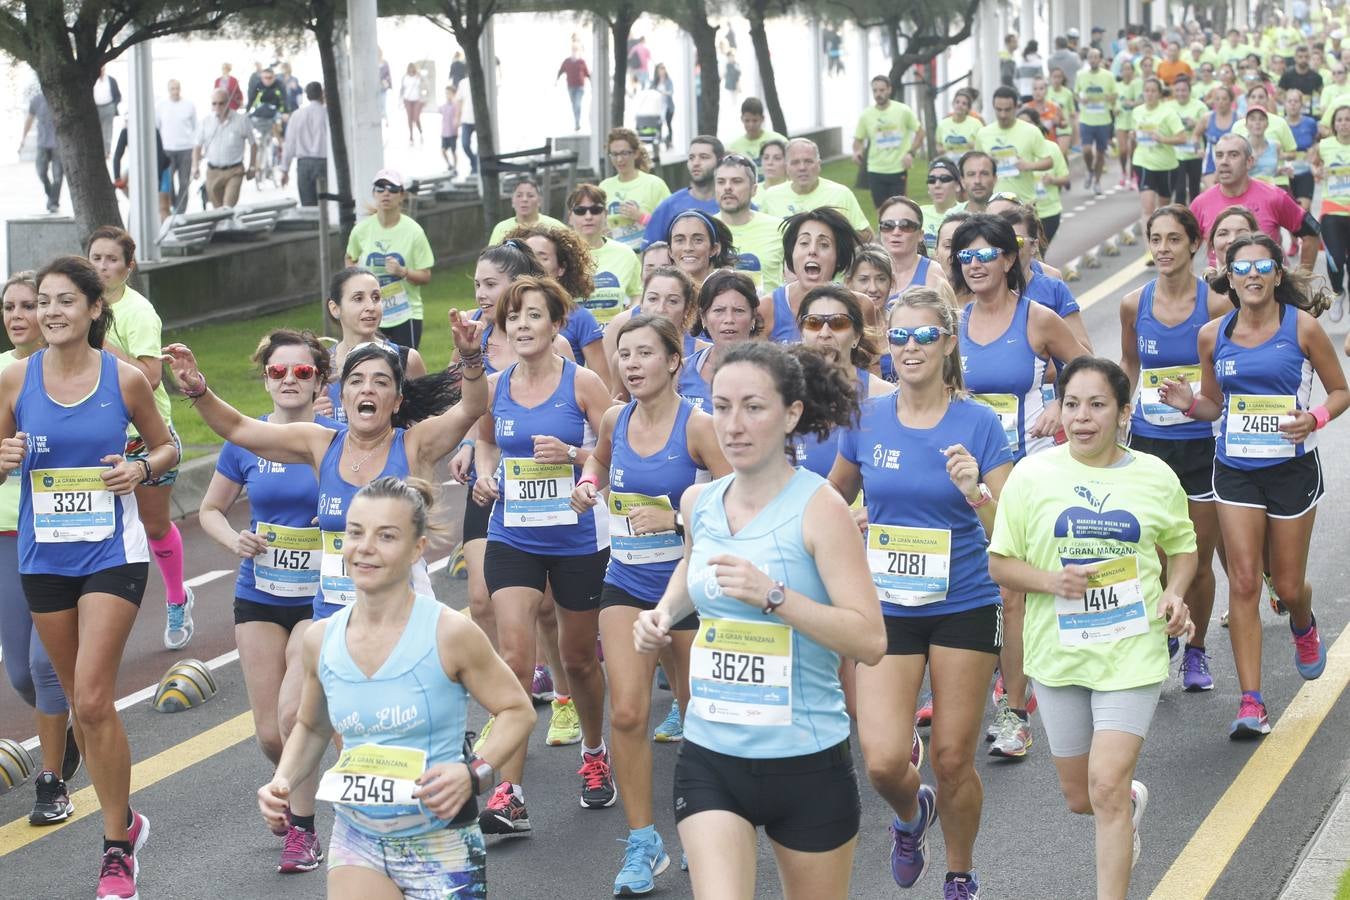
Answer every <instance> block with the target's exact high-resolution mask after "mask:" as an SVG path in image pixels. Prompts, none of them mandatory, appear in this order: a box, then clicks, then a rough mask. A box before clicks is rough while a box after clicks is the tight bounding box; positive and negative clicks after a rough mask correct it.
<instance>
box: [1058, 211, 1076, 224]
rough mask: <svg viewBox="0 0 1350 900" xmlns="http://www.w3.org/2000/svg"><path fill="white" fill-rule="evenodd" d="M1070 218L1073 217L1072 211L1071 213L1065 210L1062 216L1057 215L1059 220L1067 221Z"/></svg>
mask: <svg viewBox="0 0 1350 900" xmlns="http://www.w3.org/2000/svg"><path fill="white" fill-rule="evenodd" d="M1072 218H1073V213H1071V212H1066V213H1064V214H1063V215H1062V216H1060V217H1059V220H1060V221H1061V222H1067V221H1069V220H1070V219H1072Z"/></svg>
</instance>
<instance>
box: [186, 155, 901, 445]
mask: <svg viewBox="0 0 1350 900" xmlns="http://www.w3.org/2000/svg"><path fill="white" fill-rule="evenodd" d="M927 165H928V163H927V160H925V159H919V160H916V161H915V163H914V168H913V169H912V170H911V176H910V181H909V185H910V190H909V193H910V196H912V197H913V198H914V199H915V200H917V201H918V202H919V203H927V202H928V187H927V184H925V181H924V173H925V172H927ZM822 174H823V175H824V177H826V178H830V179H832V180H834V181H838V182H841V183H843V184H846V185H850V186H852V185H853V183H854V181H855V180H856V175H857V167H856V166H855V165H854V164H853V162H852V160H849V159H842V160H835V161H834V162H831V163H827V164H826V165H825V166H824V167H823V170H822ZM854 193H855V194H856V195H857V196H858V202H859V203H860V204H861V205H862V209H863V212H865V213H866V214H867V217H868V219H871V220H873V221H875V219H876V210H875V209H874V208H873V206H872V197H871V195H870V194H869V193H868V192H867V191H866V190H865V189H860V188H854ZM422 301H423V304H424V307H425V317H426V332H425V334H424V336H423V338H422V347H421V352H422V356H423V357H424V358H425V359H426V362H427V368H428V369H432V370H434V369H437V368H440V367H443V366H445V365H446V364H448V363H449V362H450V354H451V350H452V346H451V343H450V339H449V329H448V328H447V326H446V314H447V313H448V312H449V310H450V308H451V307H454V308H456V309H470V308H471V307H472V306H473V263H472V262H466V263H461V264H459V265H456V266H451V267H449V268H445V269H436V271H435V273H434V274H433V276H432V279H431V284H429V285H427V287H425V288H424V289H423V290H422ZM282 327H290V328H309V329H312V330H315V331H318V330H319V329H320V309H319V307H318V304H317V303H316V304H315V305H313V306H308V307H295V308H293V309H288V310H284V311H282V312H278V313H272V314H270V315H265V316H258V317H257V318H252V319H243V320H240V321H233V322H217V323H213V324H210V325H203V326H200V327H196V328H176V329H172V330H166V331H165V334H164V340H165V343H168V342H170V341H181V342H182V343H184V344H187V345H188V346H189V347H191V348H192V352H193V353H194V354H196V357H197V361H198V363H199V364H200V366H201V370H202V372H204V373H205V374H206V376H207V378H209V379H210V382H211V389H212V390H214V391H215V392H216V393H217V394H219V395H220V396H221V397H223V398H225V399H226V400H227V401H229V403H231V404H232V405H233V406H235V407H236V408H237V409H239V410H240V411H241V412H243V413H245V414H247V415H251V416H255V415H260V414H261V413H264V412H267V411H268V410H269V409H270V407H271V403H270V402H269V401H268V399H267V394H266V392H264V391H263V389H262V384H261V377H262V376H261V374H260V373H259V372H258V371H257V369H256V368H255V367H254V366H253V364H252V363H251V362H250V361H249V358H250V357H252V355H253V351H254V350H256V349H257V347H258V341H259V340H260V339H261V338H262V336H263V335H264V334H266V333H267V332H268V331H271V330H272V329H273V328H282ZM173 416H174V427H175V428H177V429H178V433H179V435H180V436H181V437H182V439H183V445H184V447H183V450H184V457H185V458H189V459H190V458H192V457H196V456H201V455H203V454H205V453H209V452H211V451H213V450H214V449H215V448H216V447H219V446H220V443H221V442H220V439H219V438H218V437H216V435H215V433H214V432H212V431H211V429H209V428H207V427H206V425H205V424H204V423H203V422H202V420H201V417H200V416H198V415H197V414H196V413H195V412H193V411H192V409H191V407H189V406H188V405H187V403H186V402H184V401H183V400H181V399H176V400H175V401H174V413H173Z"/></svg>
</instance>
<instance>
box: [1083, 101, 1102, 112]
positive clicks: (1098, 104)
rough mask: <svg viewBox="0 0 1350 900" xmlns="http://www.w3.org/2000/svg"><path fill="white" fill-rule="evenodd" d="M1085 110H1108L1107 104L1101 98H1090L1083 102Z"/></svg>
mask: <svg viewBox="0 0 1350 900" xmlns="http://www.w3.org/2000/svg"><path fill="white" fill-rule="evenodd" d="M1083 112H1086V113H1097V114H1102V113H1105V112H1106V104H1105V103H1103V102H1102V101H1100V100H1089V101H1087V102H1086V103H1084V104H1083Z"/></svg>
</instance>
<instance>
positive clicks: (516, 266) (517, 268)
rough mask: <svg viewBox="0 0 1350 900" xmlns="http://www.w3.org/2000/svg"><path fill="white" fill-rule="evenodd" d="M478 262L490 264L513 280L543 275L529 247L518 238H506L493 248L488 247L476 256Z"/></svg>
mask: <svg viewBox="0 0 1350 900" xmlns="http://www.w3.org/2000/svg"><path fill="white" fill-rule="evenodd" d="M478 261H479V262H489V263H492V264H493V265H494V266H496V267H497V268H499V269H501V270H502V271H503V272H505V273H506V274H507V275H509V276H510V277H511V278H512V279H513V280H514V279H516V278H520V277H522V276H525V275H533V276H535V277H542V276H543V274H544V269H543V267H542V266H540V265H539V260H538V258H536V257H535V255H534V251H533V250H531V249H530V245H529V244H527V243H525V242H524V241H522V240H520V239H519V238H507V239H506V240H505V241H502V242H501V243H500V244H498V245H496V246H495V247H488V248H487V249H486V250H484V251H483V252H482V253H480V254H478Z"/></svg>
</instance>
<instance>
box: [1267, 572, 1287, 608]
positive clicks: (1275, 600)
mask: <svg viewBox="0 0 1350 900" xmlns="http://www.w3.org/2000/svg"><path fill="white" fill-rule="evenodd" d="M1261 578H1262V579H1263V580H1264V581H1265V582H1266V594H1267V595H1268V597H1267V599H1269V600H1270V609H1271V612H1273V613H1275V615H1277V616H1287V615H1289V609H1288V607H1286V606H1285V605H1284V601H1283V600H1281V599H1280V595H1279V594H1277V593H1275V581H1274V580H1273V579H1272V578H1271V577H1270V576H1269V575H1268V574H1266V573H1264V572H1263V573H1261Z"/></svg>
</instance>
